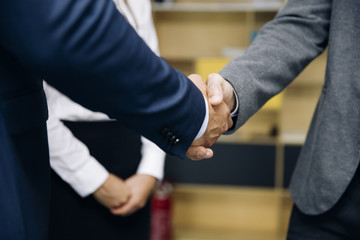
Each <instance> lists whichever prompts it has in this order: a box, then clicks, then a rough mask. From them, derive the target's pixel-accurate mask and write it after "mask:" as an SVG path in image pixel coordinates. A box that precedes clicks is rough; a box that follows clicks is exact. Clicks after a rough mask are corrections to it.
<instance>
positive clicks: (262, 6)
mask: <svg viewBox="0 0 360 240" xmlns="http://www.w3.org/2000/svg"><path fill="white" fill-rule="evenodd" d="M282 5H283V2H281V1H266V2H265V1H253V2H237V3H224V2H218V3H213V2H212V3H196V2H190V3H181V2H179V3H177V2H165V3H153V5H152V8H153V11H154V12H274V11H278V10H279V9H280V8H281V7H282Z"/></svg>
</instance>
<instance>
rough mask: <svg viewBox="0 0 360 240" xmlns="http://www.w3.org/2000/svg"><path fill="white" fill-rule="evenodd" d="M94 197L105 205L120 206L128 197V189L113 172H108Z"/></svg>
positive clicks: (110, 206)
mask: <svg viewBox="0 0 360 240" xmlns="http://www.w3.org/2000/svg"><path fill="white" fill-rule="evenodd" d="M93 196H94V197H95V199H96V200H97V201H98V202H99V203H101V204H102V205H104V206H105V207H107V208H109V209H112V208H116V207H120V206H121V205H122V204H124V203H125V202H126V201H127V200H128V198H129V197H130V189H129V187H128V186H127V185H126V184H125V182H124V181H123V180H122V179H121V178H119V177H117V176H116V175H114V174H111V173H110V174H109V177H108V178H107V179H106V181H105V182H104V184H103V185H101V187H99V188H98V189H97V190H96V191H95V192H94V193H93Z"/></svg>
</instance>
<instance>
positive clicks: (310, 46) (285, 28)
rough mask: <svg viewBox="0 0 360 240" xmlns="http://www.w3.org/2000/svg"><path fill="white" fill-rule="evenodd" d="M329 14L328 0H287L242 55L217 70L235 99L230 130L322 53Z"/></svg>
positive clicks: (326, 38)
mask: <svg viewBox="0 0 360 240" xmlns="http://www.w3.org/2000/svg"><path fill="white" fill-rule="evenodd" d="M330 15H331V1H330V0H320V1H319V0H290V1H289V2H288V4H287V5H286V6H285V7H284V8H283V9H282V10H280V11H279V12H278V14H277V16H276V17H275V19H274V20H272V21H270V22H269V23H267V24H266V25H265V26H264V27H263V28H262V29H261V30H260V31H259V33H258V35H257V37H256V38H255V40H254V42H253V43H252V44H251V46H250V47H249V48H248V49H247V50H246V52H245V54H244V55H243V56H240V57H238V58H235V59H234V60H232V61H231V62H230V63H229V64H228V65H226V66H225V67H224V68H223V69H222V70H221V71H220V74H221V75H222V76H223V77H224V78H225V79H227V80H228V81H229V82H230V83H231V84H232V86H233V87H234V89H235V91H236V93H237V96H238V100H239V112H238V116H237V122H236V126H235V128H234V130H236V129H237V128H239V127H240V126H241V125H243V124H244V123H245V122H246V121H247V120H248V119H249V118H250V117H251V116H252V115H253V114H254V113H255V112H256V111H257V110H259V109H260V108H261V107H262V106H263V105H264V104H265V103H266V101H268V100H269V99H270V98H271V97H273V96H274V95H276V94H277V93H279V92H280V91H282V90H283V89H284V88H285V87H286V86H287V85H288V84H289V83H290V82H291V81H292V80H294V79H295V78H296V76H297V75H298V74H299V73H300V72H301V71H302V70H303V69H304V68H305V67H306V66H307V65H308V63H309V62H310V61H312V60H313V59H314V58H315V57H317V56H318V55H319V54H320V53H321V52H323V51H324V49H325V48H326V46H327V42H328V36H329V22H330ZM234 130H233V131H234Z"/></svg>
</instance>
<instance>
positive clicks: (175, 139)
mask: <svg viewBox="0 0 360 240" xmlns="http://www.w3.org/2000/svg"><path fill="white" fill-rule="evenodd" d="M179 142H180V139H179V138H177V137H175V136H174V138H173V139H171V145H176V144H178V143H179Z"/></svg>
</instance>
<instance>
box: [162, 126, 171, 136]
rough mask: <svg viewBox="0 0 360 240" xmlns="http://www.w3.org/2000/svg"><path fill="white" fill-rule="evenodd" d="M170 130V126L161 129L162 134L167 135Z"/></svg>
mask: <svg viewBox="0 0 360 240" xmlns="http://www.w3.org/2000/svg"><path fill="white" fill-rule="evenodd" d="M169 132H170V128H164V129H163V130H161V135H162V136H164V137H166V135H167V134H168V133H169Z"/></svg>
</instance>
